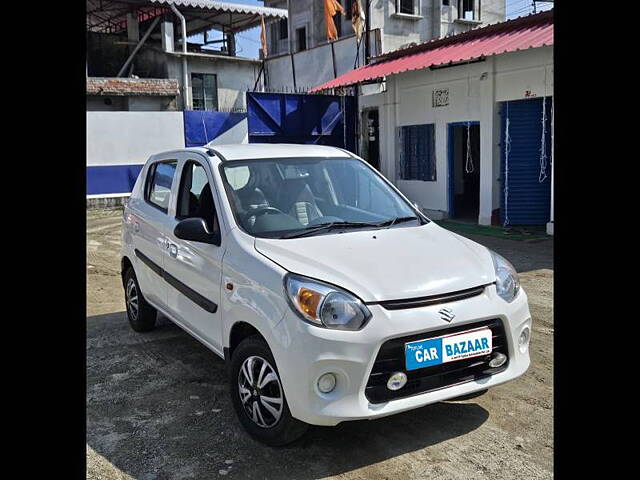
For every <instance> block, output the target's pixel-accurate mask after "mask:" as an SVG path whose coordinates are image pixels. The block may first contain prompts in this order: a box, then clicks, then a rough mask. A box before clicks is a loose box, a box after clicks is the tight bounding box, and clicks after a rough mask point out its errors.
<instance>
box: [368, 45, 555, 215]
mask: <svg viewBox="0 0 640 480" xmlns="http://www.w3.org/2000/svg"><path fill="white" fill-rule="evenodd" d="M436 88H449V105H448V106H445V107H432V101H431V98H432V92H433V90H434V89H436ZM551 95H553V48H552V47H541V48H536V49H530V50H524V51H520V52H512V53H507V54H502V55H498V56H494V57H489V58H488V59H487V60H486V61H484V62H479V63H473V64H469V65H460V66H455V67H450V68H444V69H436V70H429V69H425V70H418V71H411V72H405V73H401V74H398V75H393V76H390V77H387V82H386V92H384V93H379V94H374V95H364V96H361V97H360V99H359V102H360V109H361V110H363V109H366V108H370V107H375V106H377V107H378V108H379V112H380V138H381V148H380V152H381V159H380V160H381V170H382V173H383V174H384V175H385V176H386V177H387V178H389V179H390V180H391V181H392V182H393V183H394V184H396V185H397V186H398V188H400V190H402V192H403V193H405V194H406V195H407V196H408V197H409V198H410V199H411V200H413V201H415V202H417V203H418V205H419V206H421V207H422V208H424V209H426V210H430V211H435V212H434V217H435V216H437V214H438V213H441V214H445V215H446V213H447V212H448V174H449V172H448V155H447V154H448V152H447V149H448V141H447V130H448V124H449V123H453V122H465V121H479V122H480V157H481V158H480V162H481V164H480V175H481V186H480V215H479V219H478V221H479V223H480V224H484V225H488V224H490V223H491V212H492V210H494V209H497V208H499V207H500V182H499V175H500V146H499V142H500V116H499V113H498V112H499V102H502V101H506V100H519V99H524V98H529V97H534V96H538V97H540V96H551ZM428 123H433V124H435V135H436V175H437V181H435V182H425V181H418V180H408V181H407V180H400V179H399V178H398V175H397V172H396V171H397V168H396V165H397V158H398V142H397V132H398V127H400V126H404V125H417V124H428ZM551 218H553V214H552V217H551Z"/></svg>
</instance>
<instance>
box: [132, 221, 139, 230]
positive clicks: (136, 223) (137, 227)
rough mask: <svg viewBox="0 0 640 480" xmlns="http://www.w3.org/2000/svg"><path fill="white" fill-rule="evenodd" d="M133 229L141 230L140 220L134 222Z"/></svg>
mask: <svg viewBox="0 0 640 480" xmlns="http://www.w3.org/2000/svg"><path fill="white" fill-rule="evenodd" d="M133 231H134V232H139V231H140V224H139V223H138V222H133Z"/></svg>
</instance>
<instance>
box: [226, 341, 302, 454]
mask: <svg viewBox="0 0 640 480" xmlns="http://www.w3.org/2000/svg"><path fill="white" fill-rule="evenodd" d="M229 370H230V382H229V383H230V385H231V400H232V403H233V406H234V408H235V410H236V413H237V415H238V418H239V420H240V423H242V426H243V427H244V428H245V430H247V431H248V432H249V433H250V434H251V435H252V436H253V437H254V438H256V439H257V440H259V441H261V442H263V443H265V444H267V445H271V446H281V445H286V444H288V443H291V442H293V441H295V440H297V439H298V438H300V437H301V436H302V435H303V434H304V433H305V432H306V431H307V428H308V425H307V424H306V423H304V422H301V421H300V420H297V419H295V418H293V417H292V416H291V412H290V411H289V405H288V404H287V399H286V397H285V395H284V390H283V388H282V382H281V381H280V374H279V373H278V369H277V367H276V362H275V360H274V358H273V355H272V354H271V350H269V346H268V345H267V343H266V342H265V341H264V339H263V338H262V337H260V336H258V335H253V336H251V337H248V338H245V339H244V340H243V341H242V342H240V345H238V347H237V348H236V349H235V351H234V352H233V356H232V357H231V368H230V369H229Z"/></svg>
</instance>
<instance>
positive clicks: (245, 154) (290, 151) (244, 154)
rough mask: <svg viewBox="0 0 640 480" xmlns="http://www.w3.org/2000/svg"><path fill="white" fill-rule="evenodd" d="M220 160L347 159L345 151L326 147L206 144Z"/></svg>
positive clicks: (281, 144)
mask: <svg viewBox="0 0 640 480" xmlns="http://www.w3.org/2000/svg"><path fill="white" fill-rule="evenodd" d="M204 148H209V149H211V150H213V151H214V152H215V153H216V154H218V156H219V157H220V156H221V157H222V158H221V159H220V160H222V161H226V160H250V159H251V160H252V159H256V160H259V159H268V158H293V157H324V158H326V157H334V158H335V157H340V158H349V157H350V156H351V155H350V154H349V153H347V152H346V151H344V150H342V149H340V148H337V147H331V146H327V145H303V144H293V143H243V144H234V145H212V144H207V145H206V146H205V147H204Z"/></svg>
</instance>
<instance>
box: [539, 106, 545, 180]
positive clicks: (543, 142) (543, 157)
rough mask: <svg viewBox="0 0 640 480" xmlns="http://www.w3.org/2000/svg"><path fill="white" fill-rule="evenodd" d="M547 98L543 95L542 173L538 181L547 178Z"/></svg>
mask: <svg viewBox="0 0 640 480" xmlns="http://www.w3.org/2000/svg"><path fill="white" fill-rule="evenodd" d="M546 100H547V99H546V98H545V97H542V138H541V139H540V174H539V175H538V182H540V183H542V182H544V181H545V180H546V179H547V141H546V140H547V138H546V137H547V101H546Z"/></svg>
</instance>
